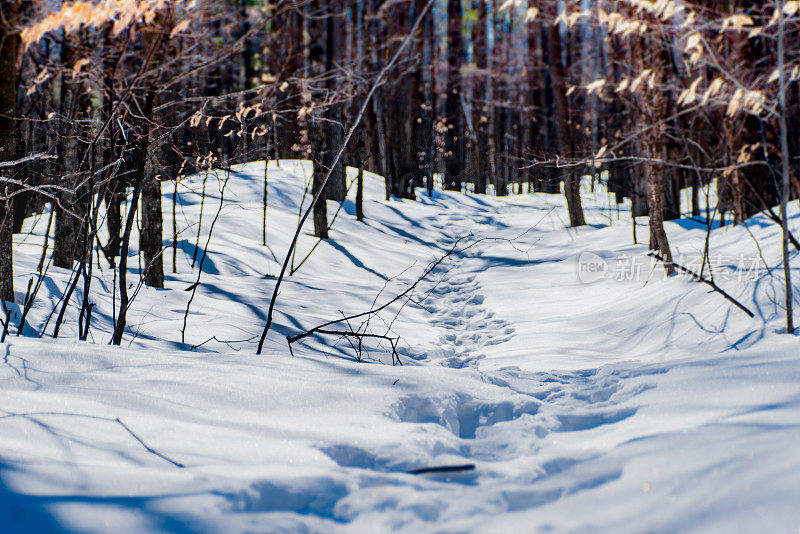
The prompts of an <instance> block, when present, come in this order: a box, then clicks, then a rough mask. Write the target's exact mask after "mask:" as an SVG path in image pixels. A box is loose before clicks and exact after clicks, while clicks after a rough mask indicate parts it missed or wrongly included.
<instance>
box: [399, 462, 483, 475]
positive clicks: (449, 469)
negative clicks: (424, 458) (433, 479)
mask: <svg viewBox="0 0 800 534" xmlns="http://www.w3.org/2000/svg"><path fill="white" fill-rule="evenodd" d="M474 470H475V464H464V465H443V466H440V467H423V468H421V469H412V470H411V471H409V472H408V474H409V475H424V474H427V473H457V472H460V471H474Z"/></svg>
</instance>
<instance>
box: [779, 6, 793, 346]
mask: <svg viewBox="0 0 800 534" xmlns="http://www.w3.org/2000/svg"><path fill="white" fill-rule="evenodd" d="M778 9H779V10H780V20H779V23H778V24H779V26H778V74H779V75H778V83H779V84H780V86H779V88H778V99H779V104H780V116H779V117H778V120H779V122H780V126H781V127H780V130H781V169H782V173H781V174H782V175H783V176H782V184H781V185H782V188H781V228H782V230H783V276H784V288H785V295H784V297H785V300H784V302H785V304H786V333H788V334H793V333H794V312H793V306H792V269H791V266H790V265H789V218H788V215H787V212H786V206H787V204H788V203H789V195H790V189H789V187H790V185H789V182H790V180H789V142H788V132H787V128H786V65H785V58H784V47H785V45H784V40H785V33H786V19H785V17H784V14H783V9H784V2H783V1H781V2H780V3H779V6H778Z"/></svg>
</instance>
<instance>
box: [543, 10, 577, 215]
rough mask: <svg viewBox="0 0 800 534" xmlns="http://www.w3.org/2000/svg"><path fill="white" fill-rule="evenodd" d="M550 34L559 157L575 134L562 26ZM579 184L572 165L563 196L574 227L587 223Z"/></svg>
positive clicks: (569, 149) (565, 153) (566, 151)
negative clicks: (571, 132) (572, 131)
mask: <svg viewBox="0 0 800 534" xmlns="http://www.w3.org/2000/svg"><path fill="white" fill-rule="evenodd" d="M548 37H549V38H548V40H547V41H548V45H549V53H548V55H549V58H548V65H547V66H548V71H549V73H550V79H551V80H552V84H553V103H554V107H555V115H554V121H555V131H556V138H557V140H558V151H559V156H560V157H569V156H571V155H572V137H571V134H570V124H569V108H568V103H567V88H566V85H565V83H566V82H565V80H564V63H563V60H562V58H561V34H560V29H559V25H557V24H552V25H550V35H549V36H548ZM580 187H581V183H580V177H579V176H578V175H577V173H576V171H575V170H574V169H573V168H571V167H567V168H566V177H565V178H564V196H565V197H566V199H567V211H569V224H570V226H573V227H575V226H583V225H584V224H586V220H585V219H584V216H583V205H582V204H581V194H580Z"/></svg>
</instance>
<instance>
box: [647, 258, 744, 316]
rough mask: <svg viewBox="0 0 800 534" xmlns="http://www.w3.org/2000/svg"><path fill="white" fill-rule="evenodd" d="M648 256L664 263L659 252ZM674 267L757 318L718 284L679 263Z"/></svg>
mask: <svg viewBox="0 0 800 534" xmlns="http://www.w3.org/2000/svg"><path fill="white" fill-rule="evenodd" d="M648 256H650V257H652V258H655V259H657V260H658V261H660V262H661V263H664V258H663V257H662V256H661V254H659V253H658V252H655V251H651V252H650V253H649V254H648ZM672 266H673V267H675V268H676V269H678V270H680V271H683V272H685V273H686V274H688V275H691V276H692V277H693V278H694V279H695V280H697V281H698V282H703V283H704V284H707V285H708V286H709V287H711V289H713V290H714V291H716V292H717V293H719V294H720V295H722V296H723V297H725V299H727V300H729V301H730V302H732V303H733V304H734V305H735V306H736V307H737V308H739V309H740V310H742V311H743V312H745V313H746V314H747V315H748V316H749V317H750V318H751V319H752V318H754V317H755V315H754V314H753V312H751V311H750V310H749V309H747V307H746V306H745V305H744V304H742V303H741V302H739V301H738V300H736V299H735V298H733V297H732V296H730V295H729V294H728V293H726V292H725V290H724V289H722V288H721V287H719V286H718V285H717V284H715V283H714V282H712V281H711V280H708V279H707V278H704V277H702V276H700V275H699V274H697V273H696V272H694V271H692V270H690V269H687V268H686V267H683V266H682V265H678V264H677V263H675V262H672Z"/></svg>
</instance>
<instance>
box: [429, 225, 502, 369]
mask: <svg viewBox="0 0 800 534" xmlns="http://www.w3.org/2000/svg"><path fill="white" fill-rule="evenodd" d="M459 222H461V221H455V220H454V221H450V222H449V223H447V227H448V228H453V227H457V226H458V225H459ZM455 240H456V238H455V237H453V242H455ZM477 251H478V247H476V248H473V249H470V250H469V251H467V252H464V253H460V254H455V255H453V256H451V257H449V258H447V259H445V260H444V261H443V262H442V263H441V264H440V265H439V266H438V267H437V268H436V269H435V270H434V271H433V272H432V273H431V275H430V279H429V282H428V284H429V288H428V290H427V292H426V295H427V296H426V298H425V299H424V300H423V301H422V305H423V306H424V307H425V308H426V309H427V310H428V311H429V312H431V313H432V314H433V315H432V318H431V323H432V324H433V325H434V326H438V327H439V328H442V329H444V330H445V331H444V333H442V334H441V335H440V337H439V340H438V343H437V349H435V350H434V351H433V352H432V354H430V356H432V357H433V358H435V359H438V360H440V362H441V363H442V365H445V366H447V367H455V368H461V367H464V366H466V365H474V364H475V363H476V362H477V361H478V360H480V359H482V358H483V357H484V356H485V355H484V354H483V353H482V352H481V349H483V348H484V347H487V346H491V345H498V344H500V343H504V342H506V341H508V340H509V339H511V337H512V336H513V335H514V332H515V329H514V328H513V327H512V326H511V324H510V323H508V322H506V321H504V320H502V319H497V318H495V316H494V315H495V314H494V312H492V311H491V310H489V309H488V308H487V307H486V306H484V296H483V294H482V293H481V285H480V283H479V282H478V280H477V276H476V275H475V274H472V273H470V272H469V271H467V272H466V273H465V272H464V271H465V270H467V266H468V265H469V258H470V256H473V255H474V254H475V253H477Z"/></svg>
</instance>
